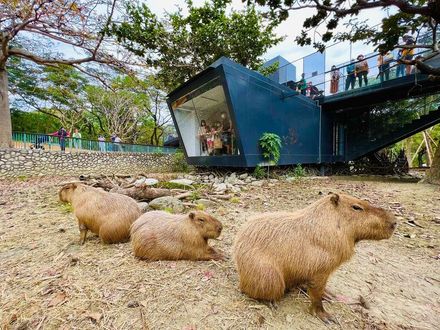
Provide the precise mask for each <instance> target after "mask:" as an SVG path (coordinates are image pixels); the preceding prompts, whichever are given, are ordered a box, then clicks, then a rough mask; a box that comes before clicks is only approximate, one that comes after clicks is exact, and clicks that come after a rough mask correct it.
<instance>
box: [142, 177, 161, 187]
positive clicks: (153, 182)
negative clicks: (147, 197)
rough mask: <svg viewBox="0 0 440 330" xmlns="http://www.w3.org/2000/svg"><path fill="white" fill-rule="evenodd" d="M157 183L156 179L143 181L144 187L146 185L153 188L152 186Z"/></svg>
mask: <svg viewBox="0 0 440 330" xmlns="http://www.w3.org/2000/svg"><path fill="white" fill-rule="evenodd" d="M158 183H159V180H157V179H152V178H150V179H145V181H144V185H147V186H154V185H156V184H158Z"/></svg>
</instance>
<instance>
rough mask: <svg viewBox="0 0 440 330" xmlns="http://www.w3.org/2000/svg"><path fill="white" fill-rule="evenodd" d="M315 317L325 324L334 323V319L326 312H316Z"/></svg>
mask: <svg viewBox="0 0 440 330" xmlns="http://www.w3.org/2000/svg"><path fill="white" fill-rule="evenodd" d="M316 316H317V317H319V318H320V319H321V320H322V322H324V323H325V324H331V323H336V320H335V318H334V317H333V316H332V315H331V314H329V313H327V312H317V313H316Z"/></svg>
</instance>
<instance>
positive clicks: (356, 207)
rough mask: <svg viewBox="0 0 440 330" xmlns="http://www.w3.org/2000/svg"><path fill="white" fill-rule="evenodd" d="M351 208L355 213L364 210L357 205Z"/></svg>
mask: <svg viewBox="0 0 440 330" xmlns="http://www.w3.org/2000/svg"><path fill="white" fill-rule="evenodd" d="M352 208H353V209H354V210H356V211H363V210H364V209H363V208H362V207H360V206H359V205H356V204H355V205H353V206H352Z"/></svg>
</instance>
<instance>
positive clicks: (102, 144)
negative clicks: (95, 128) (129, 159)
mask: <svg viewBox="0 0 440 330" xmlns="http://www.w3.org/2000/svg"><path fill="white" fill-rule="evenodd" d="M98 141H99V151H101V152H105V137H104V136H103V135H99V137H98Z"/></svg>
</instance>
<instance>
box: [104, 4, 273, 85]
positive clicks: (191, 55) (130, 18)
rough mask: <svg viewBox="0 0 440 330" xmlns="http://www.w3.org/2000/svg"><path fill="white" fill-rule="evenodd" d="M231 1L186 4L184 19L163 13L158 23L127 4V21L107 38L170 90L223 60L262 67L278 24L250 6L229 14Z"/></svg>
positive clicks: (116, 25)
mask: <svg viewBox="0 0 440 330" xmlns="http://www.w3.org/2000/svg"><path fill="white" fill-rule="evenodd" d="M230 3H231V1H230V0H213V1H211V2H206V3H205V4H204V5H203V6H201V7H196V6H194V5H193V3H192V1H186V6H187V9H188V14H187V15H185V14H183V13H182V11H177V12H175V13H166V14H165V17H164V18H163V19H159V18H158V17H157V16H156V15H155V14H154V13H152V11H151V10H150V9H149V8H148V6H147V5H145V4H141V5H136V4H130V3H129V4H127V6H126V12H127V16H126V17H125V21H124V22H122V23H114V24H112V26H111V28H110V29H109V31H108V33H109V34H112V35H115V36H116V38H117V40H118V41H119V42H120V43H122V45H123V46H124V47H126V48H127V49H128V50H130V51H131V52H134V53H135V54H137V55H139V56H141V57H143V58H144V59H145V61H146V63H147V64H149V65H152V66H154V67H155V68H157V70H158V77H159V79H160V80H161V81H162V82H163V83H164V85H165V87H166V88H167V89H168V90H170V89H173V88H174V87H176V86H178V85H179V84H181V83H183V82H184V81H185V80H187V79H189V78H190V77H192V76H194V75H195V74H196V73H197V72H199V71H201V70H203V69H205V68H206V67H207V66H208V65H210V64H211V63H212V62H214V61H215V60H217V59H218V58H219V57H221V56H227V57H229V58H231V59H233V60H235V61H237V62H238V63H240V64H242V65H244V66H247V67H249V68H251V69H258V68H259V67H260V65H261V64H262V63H263V59H262V57H261V56H262V55H263V54H264V53H265V52H266V51H267V50H268V49H269V48H270V47H272V46H273V45H276V44H277V43H278V42H280V41H281V40H282V38H280V37H276V36H275V33H274V29H275V27H276V26H277V25H278V22H276V21H272V22H267V21H265V20H264V19H263V16H262V15H261V14H260V13H259V12H258V11H256V10H255V8H254V7H253V6H249V7H248V8H247V9H246V10H245V11H234V10H228V9H230V8H229V7H228V6H229V5H230Z"/></svg>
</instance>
